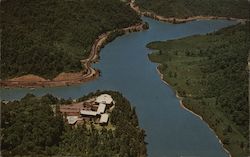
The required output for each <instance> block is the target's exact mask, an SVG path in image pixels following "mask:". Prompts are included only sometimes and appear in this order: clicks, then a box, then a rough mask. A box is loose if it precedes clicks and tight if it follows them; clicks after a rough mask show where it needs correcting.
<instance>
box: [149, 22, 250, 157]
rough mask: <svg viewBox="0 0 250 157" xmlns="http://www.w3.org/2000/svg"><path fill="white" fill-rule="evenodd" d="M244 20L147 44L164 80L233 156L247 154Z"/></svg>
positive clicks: (248, 43)
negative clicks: (217, 28)
mask: <svg viewBox="0 0 250 157" xmlns="http://www.w3.org/2000/svg"><path fill="white" fill-rule="evenodd" d="M249 28H250V27H249V23H246V24H238V25H237V26H231V27H229V28H225V29H222V30H220V31H218V32H215V33H211V34H208V35H203V36H193V37H188V38H184V39H179V40H173V41H167V42H155V43H151V44H149V45H148V47H150V48H153V49H157V50H159V51H157V52H155V53H153V54H151V55H150V59H151V60H152V61H154V62H158V63H161V65H160V66H159V70H160V71H161V73H163V74H164V80H166V81H167V82H169V83H170V84H171V86H173V87H174V88H175V89H176V90H177V92H178V94H179V95H180V96H181V97H183V103H184V104H185V106H186V107H188V108H189V109H191V110H193V111H194V112H196V113H198V114H199V115H201V116H202V117H203V118H204V120H205V121H207V122H208V124H209V125H210V126H211V127H212V128H213V129H214V130H215V132H216V133H217V135H218V136H219V137H220V139H221V140H222V142H223V143H224V144H225V147H226V148H227V149H228V150H229V151H230V152H231V154H232V156H239V157H241V156H247V155H248V153H249V152H248V150H249V149H248V148H249V141H248V139H249V106H248V104H249V103H248V102H249V97H248V77H249V73H248V70H249V69H248V55H249V48H250V40H249V37H250V36H249Z"/></svg>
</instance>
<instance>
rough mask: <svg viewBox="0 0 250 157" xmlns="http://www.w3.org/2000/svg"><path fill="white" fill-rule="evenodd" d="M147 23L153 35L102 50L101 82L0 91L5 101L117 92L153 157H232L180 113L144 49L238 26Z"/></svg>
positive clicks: (226, 23)
mask: <svg viewBox="0 0 250 157" xmlns="http://www.w3.org/2000/svg"><path fill="white" fill-rule="evenodd" d="M142 19H143V20H144V21H145V22H148V24H149V27H150V28H149V29H148V30H146V31H142V32H136V33H131V34H126V35H124V36H121V37H118V38H117V39H115V40H114V41H113V42H111V43H109V44H108V45H106V46H105V47H104V48H103V49H102V50H101V52H100V58H101V59H100V61H99V62H98V63H97V64H95V65H94V67H95V68H98V69H100V70H101V77H99V78H98V79H97V80H94V81H91V82H88V83H84V84H81V85H74V86H67V87H53V88H37V89H34V90H30V89H21V88H16V89H1V99H2V100H14V99H20V98H21V97H23V96H24V95H26V94H27V93H33V94H35V95H39V96H40V95H44V94H47V93H51V94H53V95H55V96H57V97H61V98H69V97H70V98H72V99H74V98H78V97H80V96H83V95H86V94H88V93H89V92H93V91H96V90H97V89H100V90H116V91H119V92H121V93H122V94H123V95H124V96H125V97H126V98H127V99H129V101H130V102H131V103H132V104H133V105H134V106H135V107H136V111H137V114H138V117H139V122H140V126H141V127H142V128H143V129H145V131H146V134H147V137H146V141H147V142H148V143H149V144H148V146H147V148H148V154H149V157H228V154H227V153H226V152H225V151H224V149H223V147H222V145H221V144H220V143H219V140H218V139H217V138H216V136H215V134H214V133H213V132H212V131H211V130H210V129H209V127H208V126H207V124H206V123H205V122H203V121H201V120H200V119H199V118H198V117H197V116H195V115H193V114H191V113H190V112H188V111H186V110H184V109H183V108H181V107H180V105H179V100H178V99H177V98H176V96H175V92H174V91H173V90H172V89H171V87H169V86H167V85H166V84H164V83H163V81H162V80H161V79H160V76H159V74H158V73H157V71H156V66H157V65H156V64H155V63H152V62H150V61H149V59H148V54H149V53H151V51H150V50H149V49H147V48H146V47H145V46H146V44H147V43H149V42H151V41H159V40H171V39H177V38H181V37H186V36H190V35H196V34H206V33H209V32H213V31H216V30H218V29H220V28H224V27H227V26H229V25H233V24H236V22H235V21H227V20H199V21H193V22H188V23H184V24H175V25H174V24H169V23H164V22H159V21H156V20H153V19H150V18H146V17H143V18H142Z"/></svg>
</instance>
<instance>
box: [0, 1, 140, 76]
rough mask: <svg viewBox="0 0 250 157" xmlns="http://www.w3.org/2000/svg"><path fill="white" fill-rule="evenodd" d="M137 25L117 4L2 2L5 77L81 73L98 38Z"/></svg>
mask: <svg viewBox="0 0 250 157" xmlns="http://www.w3.org/2000/svg"><path fill="white" fill-rule="evenodd" d="M138 22H140V18H139V16H138V15H137V14H136V13H135V12H134V11H132V9H131V8H130V7H129V6H127V5H126V4H125V3H124V2H121V1H119V0H108V1H107V0H42V1H41V0H4V1H1V30H2V33H1V39H2V40H1V64H0V65H1V79H7V78H11V77H14V76H20V75H24V74H30V73H31V74H36V75H40V76H43V77H45V78H53V77H55V76H56V75H57V74H59V73H60V72H68V71H79V70H80V69H81V68H82V65H81V64H80V59H84V57H85V58H86V57H87V56H88V54H89V52H90V49H91V46H92V44H93V42H94V40H95V39H96V38H97V37H98V35H100V34H101V33H104V32H106V31H110V30H114V29H117V28H123V27H128V26H130V25H133V24H135V23H138Z"/></svg>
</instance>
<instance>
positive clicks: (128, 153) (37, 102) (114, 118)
mask: <svg viewBox="0 0 250 157" xmlns="http://www.w3.org/2000/svg"><path fill="white" fill-rule="evenodd" d="M101 93H108V94H110V95H111V96H112V98H113V99H114V100H115V102H116V105H115V108H114V110H113V111H112V112H111V115H110V123H111V125H112V128H109V127H108V126H104V127H100V126H99V127H97V126H96V124H94V122H93V123H91V122H88V123H86V124H83V125H78V127H77V128H75V127H71V126H69V125H68V124H66V123H64V120H63V118H62V115H61V114H60V113H59V112H56V113H54V112H53V107H54V108H58V107H55V105H56V104H61V103H71V102H72V100H59V99H57V98H55V97H53V96H51V95H46V96H43V97H41V98H39V97H35V96H34V95H31V94H28V95H26V96H25V97H24V98H22V99H21V100H20V101H14V102H9V103H8V104H3V103H1V106H2V110H1V115H2V117H1V124H2V125H1V153H2V155H3V156H6V157H7V156H25V155H26V156H27V155H30V156H52V155H56V156H82V157H114V156H117V157H145V156H146V154H147V152H146V144H145V142H144V137H145V132H144V130H142V129H141V128H139V126H138V119H137V115H136V112H135V109H134V108H132V107H131V105H130V103H129V102H128V100H126V99H125V98H124V97H123V96H122V95H121V94H119V93H117V92H112V91H106V92H97V93H91V94H89V95H88V96H85V97H83V98H82V99H88V98H90V97H92V96H95V95H99V94H101Z"/></svg>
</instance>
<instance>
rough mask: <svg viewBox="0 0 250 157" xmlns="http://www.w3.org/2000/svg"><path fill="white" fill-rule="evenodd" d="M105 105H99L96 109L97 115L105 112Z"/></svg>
mask: <svg viewBox="0 0 250 157" xmlns="http://www.w3.org/2000/svg"><path fill="white" fill-rule="evenodd" d="M105 108H106V105H105V104H102V103H101V104H99V106H98V109H97V114H100V113H104V112H105Z"/></svg>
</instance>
